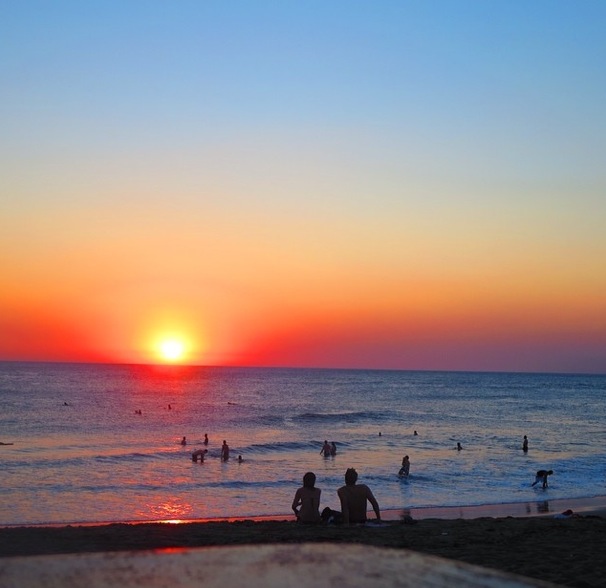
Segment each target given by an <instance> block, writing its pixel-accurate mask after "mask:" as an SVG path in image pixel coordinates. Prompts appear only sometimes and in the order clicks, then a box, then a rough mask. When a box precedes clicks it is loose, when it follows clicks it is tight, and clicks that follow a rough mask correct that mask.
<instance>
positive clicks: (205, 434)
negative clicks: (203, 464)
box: [204, 433, 208, 445]
mask: <svg viewBox="0 0 606 588" xmlns="http://www.w3.org/2000/svg"><path fill="white" fill-rule="evenodd" d="M204 445H208V433H204Z"/></svg>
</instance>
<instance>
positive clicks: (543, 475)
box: [532, 470, 553, 488]
mask: <svg viewBox="0 0 606 588" xmlns="http://www.w3.org/2000/svg"><path fill="white" fill-rule="evenodd" d="M551 474H553V470H539V471H538V472H537V475H536V477H535V479H534V482H533V483H532V485H533V486H535V485H536V484H538V483H539V482H542V483H543V488H547V476H551Z"/></svg>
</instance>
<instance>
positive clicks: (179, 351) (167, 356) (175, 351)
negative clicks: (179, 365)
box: [160, 339, 185, 362]
mask: <svg viewBox="0 0 606 588" xmlns="http://www.w3.org/2000/svg"><path fill="white" fill-rule="evenodd" d="M184 355H185V344H184V343H183V341H179V340H177V339H167V340H165V341H162V342H161V343H160V356H161V357H162V359H164V361H170V362H177V361H179V360H181V359H183V357H184Z"/></svg>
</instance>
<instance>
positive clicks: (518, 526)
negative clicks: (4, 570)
mask: <svg viewBox="0 0 606 588" xmlns="http://www.w3.org/2000/svg"><path fill="white" fill-rule="evenodd" d="M592 500H593V501H592ZM592 500H590V501H586V502H583V501H563V502H565V503H566V504H565V505H564V506H565V507H566V506H567V507H568V508H572V509H573V510H574V512H575V513H578V515H577V516H573V517H570V518H565V519H564V518H556V517H554V514H556V512H562V511H555V510H551V512H550V513H549V514H547V513H542V514H541V513H540V512H539V511H537V513H536V514H532V515H531V516H515V517H511V516H504V517H501V516H480V517H479V518H473V517H472V516H470V513H471V514H473V513H475V512H477V511H476V510H474V509H471V510H466V509H463V511H464V518H460V517H455V516H452V517H451V518H432V517H431V516H430V517H428V518H418V517H417V516H416V515H418V513H417V512H416V511H412V513H413V519H412V521H413V522H412V524H411V523H410V522H408V523H406V522H404V521H403V520H402V518H401V515H402V512H401V511H400V512H398V511H393V512H391V513H385V514H386V515H387V516H386V517H385V518H386V519H387V520H386V521H385V522H384V523H383V524H382V525H380V526H371V525H367V526H352V527H342V526H306V525H299V524H297V523H296V522H294V521H293V520H292V517H271V518H265V519H255V520H231V521H230V520H220V521H207V522H184V523H158V522H155V523H137V524H127V523H119V524H104V525H72V526H54V527H5V528H0V556H3V557H7V556H33V555H42V554H66V553H84V552H107V551H130V550H150V549H152V550H158V549H173V548H180V547H188V548H191V547H205V546H222V545H252V544H266V543H280V544H293V543H295V544H296V543H318V542H330V543H333V544H335V543H337V544H338V543H355V544H362V545H372V546H375V547H391V548H396V549H408V550H412V551H417V552H421V553H425V554H432V555H436V556H440V557H444V558H448V559H451V560H458V561H464V562H467V563H472V564H476V565H480V566H483V567H488V568H492V569H496V570H501V571H506V572H510V573H514V574H520V575H522V576H527V577H530V578H536V579H540V580H546V581H549V582H553V583H555V584H560V585H565V586H578V587H588V586H604V585H605V583H606V557H604V553H606V510H605V509H604V508H602V506H601V505H603V504H604V501H603V500H602V499H599V500H597V499H592ZM571 505H573V506H571ZM583 505H585V506H583ZM502 506H503V505H500V507H497V506H495V507H494V509H495V512H500V510H499V508H502ZM557 506H562V505H561V504H557ZM575 507H576V508H575ZM477 508H480V507H476V509H477ZM552 509H553V507H552ZM421 510H423V512H424V514H426V515H427V514H429V515H432V514H434V513H433V512H432V511H431V510H430V509H421ZM446 510H448V509H446ZM526 510H527V509H526V507H524V511H526ZM562 510H566V508H563V509H562ZM457 511H459V512H460V511H461V509H457V510H455V511H451V512H450V514H451V515H453V514H456V512H457ZM481 512H482V513H486V512H491V509H490V507H481ZM465 514H467V515H468V516H465ZM280 519H281V520H280Z"/></svg>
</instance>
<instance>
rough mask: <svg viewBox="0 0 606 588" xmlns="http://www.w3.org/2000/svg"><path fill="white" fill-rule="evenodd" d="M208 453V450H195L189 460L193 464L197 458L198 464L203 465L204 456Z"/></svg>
mask: <svg viewBox="0 0 606 588" xmlns="http://www.w3.org/2000/svg"><path fill="white" fill-rule="evenodd" d="M207 453H208V449H196V451H194V452H193V453H192V454H191V460H192V461H193V462H196V461H198V458H200V463H204V456H205V455H206V454H207Z"/></svg>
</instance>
